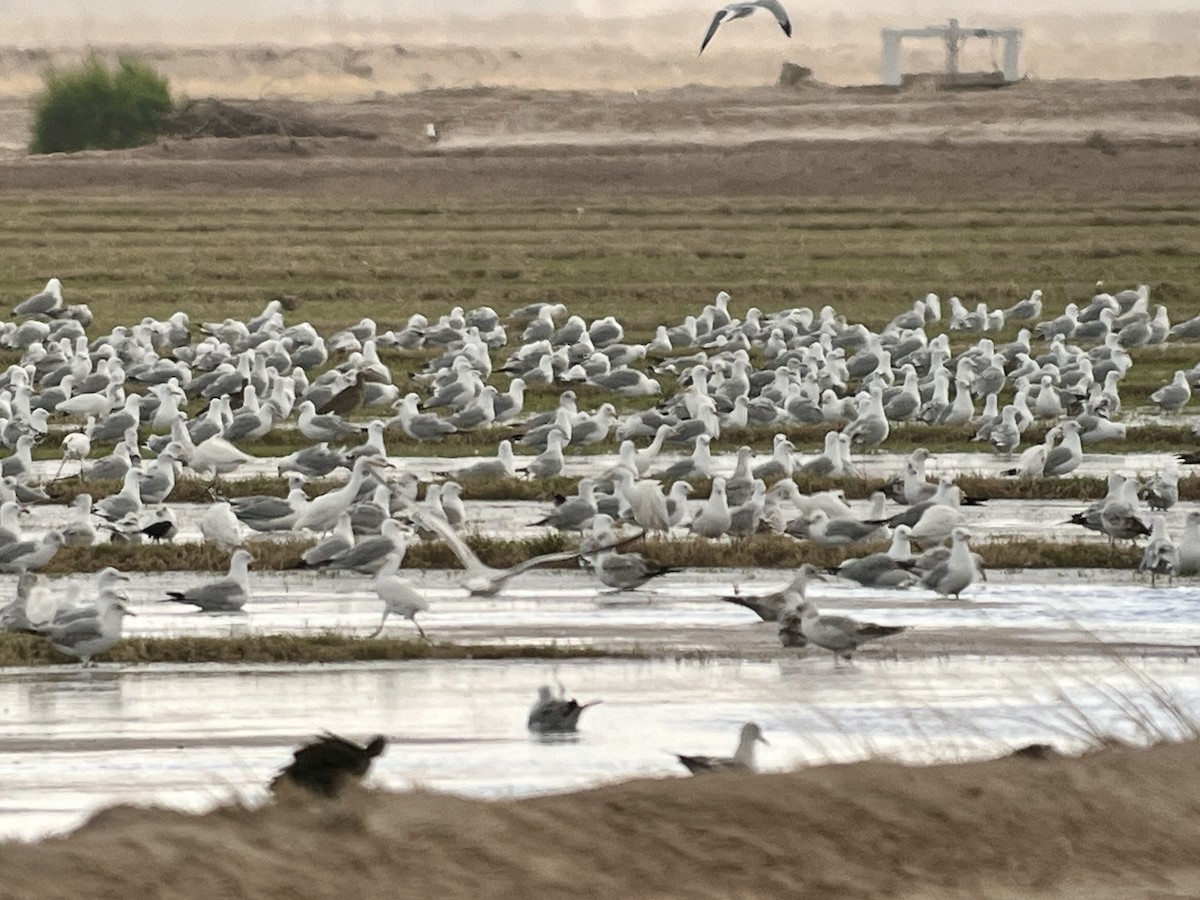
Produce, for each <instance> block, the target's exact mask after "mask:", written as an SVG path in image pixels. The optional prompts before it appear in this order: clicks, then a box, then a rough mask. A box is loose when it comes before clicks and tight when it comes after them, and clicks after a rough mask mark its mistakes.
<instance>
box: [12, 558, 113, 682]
mask: <svg viewBox="0 0 1200 900" xmlns="http://www.w3.org/2000/svg"><path fill="white" fill-rule="evenodd" d="M128 580H129V578H128V576H126V575H123V574H121V573H120V572H118V571H117V570H116V569H114V568H112V567H111V566H110V567H109V568H107V569H104V570H103V571H102V572H100V574H99V575H98V576H97V578H96V586H97V590H98V596H97V597H96V603H95V605H94V606H85V607H81V608H79V609H68V610H62V611H60V612H58V613H57V614H56V615H55V616H54V619H53V620H52V621H50V622H48V623H45V624H39V625H36V626H34V628H33V631H34V633H36V634H38V635H41V636H42V637H44V638H46V640H48V641H49V642H50V643H51V644H52V645H53V646H54V649H56V650H58V651H59V652H60V653H66V654H67V655H69V656H74V657H76V658H77V659H78V660H79V661H80V663H82V664H83V666H85V667H86V666H89V665H92V664H93V663H92V657H93V656H96V655H97V654H100V653H106V652H107V651H109V650H111V649H112V648H113V647H114V646H116V644H117V642H118V641H120V640H121V627H122V625H123V623H124V619H125V616H132V615H135V613H133V612H132V611H131V610H129V609H128V608H127V607H126V606H125V602H124V601H125V598H124V597H122V596H121V595H120V594H118V593H117V592H116V588H115V587H114V584H113V583H114V582H116V581H128Z"/></svg>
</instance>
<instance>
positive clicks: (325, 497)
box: [296, 456, 390, 533]
mask: <svg viewBox="0 0 1200 900" xmlns="http://www.w3.org/2000/svg"><path fill="white" fill-rule="evenodd" d="M368 466H370V467H372V468H380V467H384V466H390V463H388V462H387V461H385V460H383V459H380V458H379V457H377V456H360V457H359V458H358V459H356V460H355V461H354V468H353V469H351V470H350V480H349V481H348V482H346V484H345V485H344V486H342V487H340V488H338V489H337V490H336V491H330V492H329V493H327V494H322V495H321V496H320V497H316V498H314V499H312V500H310V501H309V502H308V505H307V506H306V507H305V509H304V512H302V513H301V514H300V515H299V517H297V519H296V528H307V529H309V530H310V531H315V532H317V533H322V532H326V531H329V530H331V529H332V528H333V526H334V525H335V524H336V523H337V518H338V516H339V515H340V514H341V513H343V512H345V511H346V510H348V509H349V508H350V505H351V504H352V503H353V502H354V500H355V498H356V497H358V493H359V491H360V490H361V489H362V484H363V479H364V478H366V477H367V467H368Z"/></svg>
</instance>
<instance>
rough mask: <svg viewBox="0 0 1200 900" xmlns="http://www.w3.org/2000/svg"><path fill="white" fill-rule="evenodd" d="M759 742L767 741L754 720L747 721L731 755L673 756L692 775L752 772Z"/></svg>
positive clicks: (755, 768) (754, 769)
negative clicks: (755, 751)
mask: <svg viewBox="0 0 1200 900" xmlns="http://www.w3.org/2000/svg"><path fill="white" fill-rule="evenodd" d="M760 742H761V743H763V744H765V743H767V739H766V738H765V737H763V733H762V729H761V728H759V727H758V725H756V724H755V723H754V722H747V723H746V724H745V725H743V726H742V730H741V732H740V734H739V735H738V745H737V750H735V751H734V753H733V756H685V755H683V754H682V753H677V754H675V758H676V759H678V760H679V761H680V762H681V763H683V765H684V766H685V767H686V768H687V770H688V771H689V772H691V773H692V774H693V775H707V774H710V773H715V772H746V773H754V772H756V771H757V770H758V767H757V766H756V765H755V762H754V750H755V747H756V745H757V744H758V743H760Z"/></svg>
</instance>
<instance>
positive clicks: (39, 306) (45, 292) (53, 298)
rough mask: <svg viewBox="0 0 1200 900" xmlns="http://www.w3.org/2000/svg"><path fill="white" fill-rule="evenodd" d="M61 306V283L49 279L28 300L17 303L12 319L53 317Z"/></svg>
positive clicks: (55, 279) (54, 279)
mask: <svg viewBox="0 0 1200 900" xmlns="http://www.w3.org/2000/svg"><path fill="white" fill-rule="evenodd" d="M62 305H63V295H62V282H61V281H59V280H58V279H57V278H51V279H50V280H49V281H47V282H46V286H45V287H44V288H42V289H41V290H40V291H38V292H37V293H36V294H34V295H33V296H32V297H30V298H29V299H28V300H23V301H22V302H20V303H18V304H17V306H16V308H15V309H14V310H13V311H12V314H13V318H14V319H16V318H20V317H21V316H53V315H54V313H56V312H57V311H58V310H60V309H61V308H62Z"/></svg>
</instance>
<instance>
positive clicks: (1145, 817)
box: [0, 742, 1200, 900]
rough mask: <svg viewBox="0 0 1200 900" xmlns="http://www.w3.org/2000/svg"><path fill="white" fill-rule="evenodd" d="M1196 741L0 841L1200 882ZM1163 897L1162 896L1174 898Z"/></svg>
mask: <svg viewBox="0 0 1200 900" xmlns="http://www.w3.org/2000/svg"><path fill="white" fill-rule="evenodd" d="M1198 763H1200V743H1196V742H1192V743H1188V744H1178V745H1172V746H1162V747H1158V748H1155V749H1151V750H1144V751H1135V750H1129V749H1112V750H1106V751H1104V752H1100V753H1096V754H1094V755H1091V756H1088V757H1085V758H1082V759H1067V758H1061V757H1055V756H1051V757H1050V758H1048V759H1029V758H1013V757H1010V758H1006V759H1001V760H995V761H991V762H983V763H973V764H966V765H958V766H934V767H928V768H910V767H904V766H901V765H898V764H894V763H884V762H868V763H860V764H855V765H845V766H829V767H824V768H816V769H809V770H805V771H800V772H796V773H790V774H780V775H762V776H757V777H753V776H710V777H706V778H691V779H678V780H675V779H668V780H660V781H635V782H629V783H626V784H619V785H612V786H608V787H604V788H599V789H596V790H592V791H585V792H581V793H576V794H565V795H559V796H552V797H541V798H536V799H528V800H520V801H509V802H482V801H471V800H463V799H459V798H455V797H449V796H444V795H437V794H432V793H428V792H424V791H417V792H414V793H410V794H403V795H396V794H388V793H382V792H374V791H362V790H359V791H354V792H353V793H350V794H348V795H346V796H344V797H343V798H341V799H340V800H338V801H336V802H328V803H325V802H317V801H310V800H306V799H303V798H297V797H292V798H285V799H283V800H280V801H279V802H277V803H274V804H271V805H268V806H266V807H264V808H261V809H258V810H249V809H244V808H240V807H228V808H223V809H219V810H217V811H215V812H212V813H209V814H207V815H203V816H192V815H188V814H185V813H176V812H168V811H163V810H142V809H132V808H115V809H111V810H107V811H105V812H102V813H100V814H98V815H97V816H95V817H94V818H93V819H92V820H91V821H90V822H89V823H88V824H87V825H85V826H84V827H82V828H81V829H80V830H79V831H77V832H75V833H74V834H72V835H70V836H67V837H65V838H55V839H50V840H45V841H43V842H41V843H39V844H36V845H8V846H5V847H2V848H0V869H2V870H3V871H4V873H5V875H4V882H5V884H4V891H3V893H4V896H6V897H13V898H23V897H38V898H46V897H60V896H61V897H68V896H71V897H77V896H91V897H133V896H139V895H145V896H155V897H267V896H271V897H330V898H334V897H337V898H342V897H374V896H380V897H382V896H387V897H438V898H445V900H453V898H465V897H473V898H478V897H502V896H503V897H568V896H569V897H572V898H587V897H623V898H630V897H685V896H686V897H696V898H702V897H714V898H716V897H721V898H729V897H739V898H750V897H785V896H803V897H808V898H840V900H846V898H859V897H861V898H866V897H891V896H904V897H941V898H949V897H955V898H957V897H982V896H987V897H993V898H1005V897H1038V896H1058V897H1063V896H1068V897H1073V896H1079V897H1084V896H1086V897H1090V898H1109V897H1114V898H1115V897H1134V896H1137V897H1145V896H1163V897H1168V896H1197V895H1198V894H1197V890H1196V889H1197V887H1200V863H1198V862H1197V860H1196V854H1195V848H1196V846H1197V843H1198V840H1200V815H1197V812H1198V811H1200V783H1198V782H1197V779H1196V778H1195V777H1194V774H1193V773H1194V772H1195V771H1196V767H1197V764H1198ZM1176 892H1177V893H1176Z"/></svg>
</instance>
